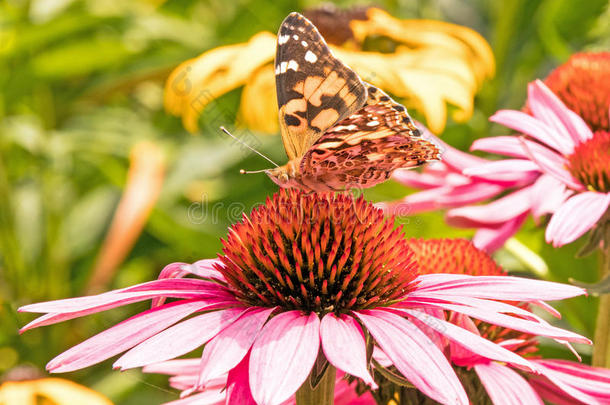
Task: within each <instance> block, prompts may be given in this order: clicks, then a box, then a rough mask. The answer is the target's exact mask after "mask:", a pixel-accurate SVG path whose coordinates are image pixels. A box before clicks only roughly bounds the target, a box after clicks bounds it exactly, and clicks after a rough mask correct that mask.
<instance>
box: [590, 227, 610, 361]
mask: <svg viewBox="0 0 610 405" xmlns="http://www.w3.org/2000/svg"><path fill="white" fill-rule="evenodd" d="M603 241H604V242H603V243H604V249H603V250H601V251H600V254H601V258H600V260H601V263H602V266H601V279H602V280H603V279H604V277H606V276H608V275H610V224H608V223H606V224H605V229H604V238H603ZM593 342H594V346H593V365H594V366H597V367H606V368H608V367H610V294H603V295H601V296H600V297H599V308H598V311H597V321H596V322H595V336H594V338H593Z"/></svg>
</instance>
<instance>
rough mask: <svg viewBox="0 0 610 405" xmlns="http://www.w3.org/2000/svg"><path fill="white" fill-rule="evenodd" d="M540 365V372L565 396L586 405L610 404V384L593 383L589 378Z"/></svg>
mask: <svg viewBox="0 0 610 405" xmlns="http://www.w3.org/2000/svg"><path fill="white" fill-rule="evenodd" d="M538 364H539V365H542V367H541V372H542V375H544V376H545V377H546V378H548V379H549V381H550V382H552V383H553V384H554V385H556V386H557V387H558V388H559V389H561V390H562V391H563V392H565V393H566V394H568V395H570V396H571V397H573V398H576V399H577V400H579V401H582V402H584V403H587V404H600V405H602V404H608V403H609V402H610V391H608V390H609V389H610V384H608V383H607V382H602V381H595V380H593V379H591V378H583V377H581V376H574V375H571V374H570V373H564V372H560V371H557V370H554V369H552V368H549V367H545V366H544V363H541V362H538Z"/></svg>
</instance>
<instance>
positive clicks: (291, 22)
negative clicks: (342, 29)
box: [275, 13, 367, 160]
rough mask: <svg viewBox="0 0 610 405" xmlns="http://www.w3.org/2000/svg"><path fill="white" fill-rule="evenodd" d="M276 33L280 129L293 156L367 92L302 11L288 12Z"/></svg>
mask: <svg viewBox="0 0 610 405" xmlns="http://www.w3.org/2000/svg"><path fill="white" fill-rule="evenodd" d="M277 38H278V39H277V53H276V56H275V86H276V92H277V102H278V107H279V120H280V130H281V133H282V140H283V142H284V147H285V149H286V154H287V155H288V158H289V159H291V160H292V159H294V158H296V157H300V156H302V155H303V154H304V153H305V152H306V151H307V150H308V149H309V148H310V147H311V145H312V144H313V143H314V142H315V141H316V140H318V139H319V138H320V137H321V136H322V135H323V134H324V132H325V131H326V130H327V129H328V128H330V127H332V126H333V125H335V124H336V123H337V122H339V121H341V120H343V119H344V118H346V117H348V116H350V115H352V114H353V113H354V112H356V111H358V110H359V109H360V108H362V106H363V105H364V103H365V101H366V97H367V95H366V94H367V93H366V88H365V87H364V84H363V83H362V81H361V80H360V78H359V77H358V75H357V74H356V73H355V72H354V71H353V70H351V69H350V68H349V67H347V66H345V65H344V64H343V63H341V62H340V61H339V60H338V59H336V58H335V57H334V56H333V54H332V53H331V51H330V49H329V48H328V46H327V45H326V42H325V41H324V39H323V38H322V36H321V35H320V33H319V32H318V30H317V28H316V27H315V26H314V25H313V24H312V23H311V22H310V21H309V20H307V19H306V18H305V17H303V16H302V15H301V14H299V13H291V14H289V15H288V17H286V19H285V20H284V22H282V25H281V26H280V29H279V32H278V36H277Z"/></svg>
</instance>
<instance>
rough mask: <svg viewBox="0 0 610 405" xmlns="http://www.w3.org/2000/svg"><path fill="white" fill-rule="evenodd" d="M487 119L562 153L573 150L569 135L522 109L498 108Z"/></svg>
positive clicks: (568, 152) (572, 142) (565, 153)
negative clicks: (563, 134)
mask: <svg viewBox="0 0 610 405" xmlns="http://www.w3.org/2000/svg"><path fill="white" fill-rule="evenodd" d="M489 120H490V121H491V122H496V123H498V124H502V125H504V126H505V127H508V128H511V129H514V130H516V131H519V132H521V133H524V134H527V135H529V136H531V137H532V138H534V139H537V140H538V141H540V142H542V143H543V144H546V145H548V146H550V147H551V148H553V149H555V150H557V151H559V152H561V153H563V154H564V155H568V154H570V153H572V151H573V150H574V146H575V143H574V141H573V140H572V138H571V137H566V136H562V134H561V133H558V132H557V131H555V130H553V129H552V128H551V127H549V126H548V125H546V124H545V123H544V122H543V121H540V120H538V119H536V118H535V117H532V116H531V115H529V114H527V113H524V112H522V111H514V110H499V111H497V112H496V113H495V114H494V115H492V116H491V117H490V118H489ZM515 139H516V138H515ZM473 146H474V144H473ZM479 150H484V149H479ZM501 154H504V153H501Z"/></svg>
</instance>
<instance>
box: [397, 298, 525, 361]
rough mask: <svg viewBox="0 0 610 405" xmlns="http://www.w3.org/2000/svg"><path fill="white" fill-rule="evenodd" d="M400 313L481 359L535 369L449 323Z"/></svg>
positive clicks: (491, 343) (508, 352)
mask: <svg viewBox="0 0 610 405" xmlns="http://www.w3.org/2000/svg"><path fill="white" fill-rule="evenodd" d="M400 311H401V312H404V313H406V314H408V315H409V316H412V317H414V318H417V319H418V320H419V321H421V322H423V323H425V324H426V325H427V326H428V327H430V328H432V329H434V330H436V331H438V332H440V333H441V334H443V335H445V336H446V337H448V338H449V339H451V340H452V341H453V342H455V343H457V344H459V345H460V346H462V347H463V348H465V349H466V350H469V351H471V352H472V353H475V354H478V355H479V356H481V357H485V358H487V359H490V360H497V361H503V362H507V363H513V364H519V365H521V366H523V367H525V368H527V369H529V370H532V371H533V370H534V369H535V366H534V365H533V364H531V363H530V362H529V361H527V360H526V359H524V358H523V357H521V356H519V355H517V354H515V353H513V352H511V351H509V350H506V349H505V348H503V347H501V346H498V345H497V344H495V343H493V342H491V341H489V340H487V339H484V338H482V337H481V336H480V335H478V334H475V333H472V332H470V331H468V330H466V329H464V328H462V327H460V326H457V325H454V324H453V323H451V322H447V321H445V320H442V319H439V318H436V317H433V316H430V315H427V314H424V313H422V312H420V311H416V310H409V309H401V310H400Z"/></svg>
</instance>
